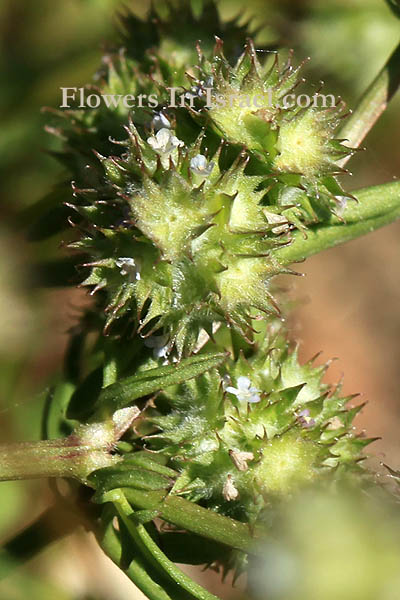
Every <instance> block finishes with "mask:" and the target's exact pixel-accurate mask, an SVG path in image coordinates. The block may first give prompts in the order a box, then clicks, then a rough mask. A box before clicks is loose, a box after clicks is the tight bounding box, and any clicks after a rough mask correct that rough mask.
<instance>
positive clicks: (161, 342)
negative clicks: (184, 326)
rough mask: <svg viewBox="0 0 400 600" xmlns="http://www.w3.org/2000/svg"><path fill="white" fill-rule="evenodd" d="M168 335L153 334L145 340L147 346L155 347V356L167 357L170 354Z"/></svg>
mask: <svg viewBox="0 0 400 600" xmlns="http://www.w3.org/2000/svg"><path fill="white" fill-rule="evenodd" d="M167 342H168V335H151V336H150V337H148V338H146V339H145V340H144V345H145V346H146V348H152V349H153V357H154V358H167V356H168V344H167Z"/></svg>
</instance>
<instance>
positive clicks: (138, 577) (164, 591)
mask: <svg viewBox="0 0 400 600" xmlns="http://www.w3.org/2000/svg"><path fill="white" fill-rule="evenodd" d="M107 509H108V510H107V512H108V513H110V518H108V519H103V521H105V527H104V529H103V531H102V532H101V533H99V532H98V533H97V539H98V542H99V544H100V546H101V547H102V548H103V550H104V552H105V553H106V554H107V556H109V557H110V558H111V560H112V561H113V562H114V563H115V564H116V565H117V566H118V567H119V568H120V569H122V570H123V571H124V573H125V575H127V577H129V579H130V580H131V581H132V582H133V583H134V584H135V585H136V586H137V587H138V588H139V590H141V591H142V592H143V594H145V596H147V598H149V600H183V597H182V596H181V595H180V594H179V593H177V592H176V588H175V589H174V591H171V590H170V586H168V585H166V583H165V581H162V578H158V577H156V576H155V574H154V575H153V573H152V572H151V569H149V568H148V565H146V563H145V560H144V558H143V556H142V555H141V554H140V553H139V552H138V551H136V552H135V555H134V556H132V558H131V560H130V561H129V564H128V565H124V564H123V562H124V559H123V551H122V543H121V533H120V532H117V531H116V530H115V528H114V526H113V516H114V513H112V512H111V511H112V509H113V507H111V506H110V507H107ZM130 541H131V543H133V541H132V540H130Z"/></svg>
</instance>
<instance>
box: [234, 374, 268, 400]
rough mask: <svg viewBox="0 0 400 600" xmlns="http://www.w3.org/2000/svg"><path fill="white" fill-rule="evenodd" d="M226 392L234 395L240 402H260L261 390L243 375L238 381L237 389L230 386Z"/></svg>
mask: <svg viewBox="0 0 400 600" xmlns="http://www.w3.org/2000/svg"><path fill="white" fill-rule="evenodd" d="M226 391H227V392H229V393H230V394H234V396H236V398H237V399H238V400H239V401H240V402H260V390H259V389H257V388H256V387H253V386H252V385H251V381H250V379H249V378H248V377H245V376H244V375H241V376H240V377H238V380H237V388H235V387H232V386H228V387H227V388H226Z"/></svg>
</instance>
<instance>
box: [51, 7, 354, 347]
mask: <svg viewBox="0 0 400 600" xmlns="http://www.w3.org/2000/svg"><path fill="white" fill-rule="evenodd" d="M214 9H215V7H213V5H212V3H211V4H207V7H206V8H205V13H204V14H206V13H207V11H208V10H211V11H213V10H214ZM171 11H172V13H171V14H172V15H173V18H174V19H175V20H176V21H177V22H178V21H179V22H180V20H181V19H182V17H181V16H179V15H178V14H176V13H175V12H174V10H173V9H171ZM185 14H186V13H185ZM170 16H171V15H170ZM171 18H172V17H171ZM200 21H201V19H200ZM200 21H199V23H200ZM157 23H158V25H157V27H158V26H159V20H158V21H157ZM201 23H202V21H201ZM201 23H200V24H199V27H200V28H201V27H202V26H203V25H204V26H205V23H203V25H201ZM170 25H171V23H170ZM166 31H169V29H168V26H166V29H164V33H165V32H166ZM170 34H171V36H173V35H174V34H173V28H172V26H171V30H170ZM167 37H168V36H164V37H163V41H160V45H159V47H158V48H157V46H156V47H154V48H153V49H152V53H151V57H149V60H150V62H151V65H152V66H151V68H150V69H149V65H148V64H147V63H145V64H143V63H141V62H139V61H138V60H137V58H136V54H135V51H134V49H132V50H131V55H130V54H129V49H128V52H127V53H119V54H118V55H116V56H114V57H112V58H109V59H108V60H107V61H106V62H105V67H104V74H103V75H104V77H103V79H102V83H101V86H102V87H101V91H102V93H103V94H121V93H126V94H128V93H129V94H132V93H134V94H135V95H136V96H139V95H140V94H144V95H146V96H147V97H150V96H152V97H155V98H156V99H157V101H158V105H157V106H156V107H155V108H154V109H153V108H150V107H149V106H147V107H146V106H144V107H142V106H138V107H136V108H135V109H134V110H132V111H129V109H127V108H124V107H123V105H119V106H118V107H115V106H113V105H112V104H110V105H109V106H107V107H104V106H103V107H102V108H101V109H100V108H98V109H92V110H91V111H88V113H86V111H69V112H68V113H63V114H62V118H61V119H60V122H59V123H58V125H57V128H55V129H54V130H55V131H57V132H58V133H59V134H60V135H61V136H62V137H63V138H64V139H66V140H67V144H66V148H65V155H64V160H65V161H66V162H67V163H68V164H69V165H71V166H72V169H73V178H74V187H73V191H74V197H75V200H74V204H72V203H71V202H68V206H69V208H70V209H73V210H75V211H76V212H77V213H78V225H79V227H77V231H80V232H82V235H81V237H80V239H77V240H76V241H75V242H74V243H72V244H71V246H72V247H73V248H74V249H75V250H79V251H81V252H82V253H83V254H84V255H85V258H84V260H83V261H82V263H83V264H84V265H85V266H86V268H89V269H90V272H89V274H87V272H86V273H85V275H87V276H86V277H85V278H83V281H82V285H85V286H89V287H90V288H91V289H92V291H96V292H98V291H100V290H102V291H101V292H100V293H99V296H100V298H101V301H102V304H103V307H104V314H105V321H104V327H105V331H106V332H107V333H109V334H110V333H112V332H113V328H114V327H116V328H118V322H121V321H123V323H124V324H126V325H127V327H126V330H127V331H128V330H129V331H132V330H133V331H139V332H140V334H141V335H142V336H144V337H146V336H151V335H153V334H154V333H156V334H157V333H160V332H161V331H162V332H163V333H165V334H166V335H168V339H169V344H170V348H171V350H173V349H174V348H175V349H176V350H177V356H178V358H179V357H182V356H183V355H188V354H190V353H191V352H192V351H193V350H194V349H195V348H196V345H197V344H198V342H199V336H200V335H202V334H204V331H205V332H207V333H208V334H209V335H211V336H212V331H213V327H214V326H215V324H219V325H221V324H222V325H226V324H229V327H231V328H233V329H234V330H235V331H236V333H238V334H239V335H240V336H241V337H242V338H244V339H246V340H248V341H251V339H252V336H253V325H252V322H253V320H254V319H260V318H262V315H265V314H267V315H268V314H279V307H278V306H277V302H276V300H275V299H274V297H273V296H272V294H271V281H272V279H273V278H274V277H275V276H276V275H279V274H282V273H289V272H291V271H290V269H289V264H288V263H289V262H290V261H288V262H285V260H283V259H281V258H280V255H279V250H280V249H281V248H282V247H283V246H286V245H290V244H291V242H292V240H293V234H294V233H295V231H296V229H300V230H302V231H303V233H304V234H305V235H306V233H307V228H308V226H310V225H311V224H315V223H317V222H320V221H324V220H329V219H330V218H331V216H332V214H335V213H336V212H337V213H338V214H339V213H340V212H341V211H342V206H343V203H344V202H346V199H347V198H348V196H347V194H346V193H345V192H344V191H343V190H342V189H341V187H340V186H339V184H338V182H337V180H336V179H335V174H336V173H337V172H338V167H337V166H336V165H337V161H338V160H340V159H341V158H343V157H345V156H346V155H348V154H349V153H350V152H351V151H350V150H349V149H348V148H346V147H345V146H344V145H343V144H342V142H341V141H340V140H337V139H335V136H334V132H335V127H336V126H337V125H338V123H339V120H340V119H341V117H342V112H343V107H342V106H341V105H340V106H338V107H334V108H333V109H331V110H330V109H326V108H318V107H313V106H312V107H309V108H301V107H299V106H295V107H292V108H290V109H288V110H282V109H281V108H279V107H278V103H279V102H281V101H282V98H283V97H284V96H285V94H288V93H290V92H292V91H293V89H295V88H296V86H297V84H298V83H299V81H300V80H299V68H294V67H293V66H292V64H291V58H289V60H287V61H286V62H284V63H283V65H282V66H280V65H279V57H276V60H275V61H272V63H271V60H270V54H265V57H264V59H263V60H259V58H258V56H257V53H256V49H255V48H254V45H253V43H252V42H251V41H248V42H247V44H246V46H245V48H244V51H243V54H242V55H241V56H240V58H239V59H238V60H237V62H236V63H235V64H234V65H233V66H232V64H231V63H230V62H229V60H228V59H227V58H226V57H225V55H224V52H223V44H222V41H221V40H220V39H219V38H218V40H217V44H216V46H215V48H214V49H212V48H211V46H209V45H208V43H207V42H205V43H204V44H203V49H200V48H199V47H197V55H198V59H196V58H195V54H196V53H195V51H194V50H195V46H194V45H193V48H192V49H191V51H190V52H189V51H188V52H186V53H183V52H182V53H179V52H178V54H177V55H176V56H175V54H174V59H172V58H170V60H171V61H172V62H173V61H175V60H176V61H178V62H179V65H177V64H174V66H172V62H171V65H170V67H171V68H170V69H169V68H168V65H169V62H168V52H167V50H166V47H164V46H163V42H165V39H166V38H167ZM174 39H175V38H174ZM160 40H161V37H160ZM175 42H176V43H177V44H178V45H179V42H178V40H175ZM226 46H227V51H228V52H230V48H231V44H230V42H229V40H228V43H227V45H226ZM192 51H193V54H192ZM184 57H186V59H185V60H186V61H187V60H189V57H190V60H192V58H193V64H191V65H188V64H186V65H185V69H184V68H183V63H182V64H181V62H182V61H183V59H184ZM196 61H197V64H195V62H196ZM186 72H187V76H186V75H185V73H186ZM174 78H175V79H174ZM183 79H185V82H184V83H183ZM176 85H179V86H181V87H180V88H177V89H182V98H183V103H182V104H178V105H176V106H175V105H174V106H171V105H170V104H169V100H170V89H171V86H176ZM193 89H195V90H196V93H193V94H191V93H190V92H188V91H187V90H193ZM262 94H264V95H265V96H266V97H267V98H269V95H270V96H271V98H272V101H273V104H272V105H271V106H264V107H261V108H258V107H257V106H255V105H254V102H253V101H254V99H255V98H256V97H258V96H260V95H262ZM187 96H192V98H189V99H188V97H187ZM231 96H233V100H232V101H231V100H230V97H231ZM221 98H222V100H223V101H224V102H225V101H226V102H225V104H222V103H221ZM210 102H211V103H210ZM104 112H105V113H106V116H107V118H103V117H104V114H103V113H104ZM93 149H94V150H95V153H93ZM72 156H73V158H71V157H72ZM74 218H76V217H74ZM74 218H73V217H71V220H72V221H73V219H74ZM88 257H89V259H88ZM124 257H129V260H130V261H133V262H132V264H130V265H129V264H128V263H126V262H125V263H124V264H122V263H121V261H124V260H126V258H124ZM135 265H139V266H140V268H139V269H137V267H136V266H135ZM128 271H129V274H127V273H128ZM119 330H120V328H119Z"/></svg>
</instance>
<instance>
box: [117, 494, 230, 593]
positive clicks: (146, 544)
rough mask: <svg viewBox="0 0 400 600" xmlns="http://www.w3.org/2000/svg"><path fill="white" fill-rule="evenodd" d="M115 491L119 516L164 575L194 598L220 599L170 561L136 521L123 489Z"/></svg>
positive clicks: (145, 553) (145, 554)
mask: <svg viewBox="0 0 400 600" xmlns="http://www.w3.org/2000/svg"><path fill="white" fill-rule="evenodd" d="M113 493H114V495H115V498H114V504H115V505H116V507H117V510H118V513H119V516H120V518H121V519H122V521H123V522H124V524H125V526H126V528H127V530H128V531H129V534H130V536H131V537H132V538H133V539H135V540H136V542H137V544H138V546H140V547H141V548H142V552H143V554H144V556H145V557H146V558H147V559H148V560H149V561H150V562H152V563H153V564H154V565H155V567H156V568H158V569H159V570H160V571H161V573H162V574H163V575H164V576H167V577H168V578H169V579H170V580H171V583H174V584H176V585H178V586H179V587H180V588H182V589H184V590H185V591H186V592H187V593H188V594H190V596H191V597H192V598H195V599H197V600H219V599H218V598H217V596H214V594H211V593H210V592H208V591H207V590H205V589H204V588H203V587H202V586H201V585H199V584H198V583H196V582H195V581H193V579H191V577H189V576H188V575H186V574H185V573H183V571H181V570H180V569H179V568H178V567H177V566H176V565H175V564H174V563H173V562H172V561H170V560H169V558H168V557H167V556H166V555H165V554H164V553H163V552H162V550H161V549H160V548H159V547H158V546H157V544H156V543H155V541H154V540H153V539H152V537H151V536H150V534H149V533H148V532H147V530H146V528H145V526H144V525H143V524H141V523H137V524H136V523H135V522H134V519H135V513H134V511H133V509H132V508H131V506H130V504H129V502H128V501H127V500H126V498H125V496H124V494H123V493H122V492H121V490H114V492H113ZM132 519H133V520H132ZM188 600H189V596H188Z"/></svg>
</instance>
